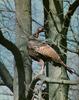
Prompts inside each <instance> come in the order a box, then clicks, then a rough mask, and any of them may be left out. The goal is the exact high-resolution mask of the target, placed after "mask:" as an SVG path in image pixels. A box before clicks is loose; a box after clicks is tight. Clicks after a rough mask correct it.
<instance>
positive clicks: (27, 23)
mask: <svg viewBox="0 0 79 100" xmlns="http://www.w3.org/2000/svg"><path fill="white" fill-rule="evenodd" d="M15 7H16V22H17V23H16V45H17V46H18V48H19V50H20V51H21V53H22V58H23V62H24V68H25V73H24V74H25V95H26V97H27V94H28V89H29V84H30V82H31V79H32V69H31V59H30V58H29V56H28V51H27V42H28V36H29V35H30V34H31V1H30V0H20V1H19V0H15ZM14 77H15V79H14V99H15V100H18V79H17V69H16V67H15V76H14ZM28 100H29V99H28Z"/></svg>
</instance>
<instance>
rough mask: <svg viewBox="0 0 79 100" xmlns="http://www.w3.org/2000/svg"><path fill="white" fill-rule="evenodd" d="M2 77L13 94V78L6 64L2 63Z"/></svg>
mask: <svg viewBox="0 0 79 100" xmlns="http://www.w3.org/2000/svg"><path fill="white" fill-rule="evenodd" d="M0 76H1V78H2V80H3V81H4V83H5V85H6V86H7V87H8V88H9V89H10V90H11V91H12V92H13V78H12V76H11V75H10V73H9V71H8V70H7V69H6V67H5V66H4V64H2V63H1V62H0Z"/></svg>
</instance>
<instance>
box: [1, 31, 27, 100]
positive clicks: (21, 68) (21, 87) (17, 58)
mask: <svg viewBox="0 0 79 100" xmlns="http://www.w3.org/2000/svg"><path fill="white" fill-rule="evenodd" d="M0 44H2V45H3V46H4V47H6V48H7V49H8V50H10V51H11V52H12V54H13V55H14V59H15V62H16V68H17V72H18V73H17V74H18V91H19V92H18V100H25V84H24V83H25V74H24V66H23V60H22V56H21V53H20V51H19V49H18V48H17V47H16V46H15V45H14V44H13V43H12V42H11V41H9V40H7V39H6V38H4V36H3V34H2V31H1V30H0Z"/></svg>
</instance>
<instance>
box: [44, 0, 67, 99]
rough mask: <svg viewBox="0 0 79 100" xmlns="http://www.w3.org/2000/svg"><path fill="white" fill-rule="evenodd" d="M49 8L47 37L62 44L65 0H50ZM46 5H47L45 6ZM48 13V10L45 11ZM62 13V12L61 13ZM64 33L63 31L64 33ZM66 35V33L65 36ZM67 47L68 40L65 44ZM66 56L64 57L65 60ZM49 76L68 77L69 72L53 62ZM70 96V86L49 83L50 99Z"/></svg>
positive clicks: (57, 43) (56, 77)
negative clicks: (55, 65)
mask: <svg viewBox="0 0 79 100" xmlns="http://www.w3.org/2000/svg"><path fill="white" fill-rule="evenodd" d="M48 4H49V7H48V8H49V9H48V8H47V9H48V12H49V11H50V13H49V14H48V15H47V19H48V21H49V25H48V33H49V34H46V37H47V38H50V39H51V41H53V42H55V43H56V45H58V46H60V42H61V39H62V37H61V36H60V32H61V31H62V23H63V12H62V11H63V1H60V0H49V3H48ZM47 6H48V5H47ZM45 7H46V6H45ZM45 13H46V11H45ZM60 13H61V14H60ZM62 34H63V33H62ZM64 37H66V35H65V36H64ZM61 43H62V42H61ZM63 45H64V46H65V47H66V45H67V44H66V40H64V44H63ZM65 59H66V57H65V56H64V57H63V61H64V60H65ZM47 67H48V76H49V77H51V78H54V79H62V78H63V79H68V76H67V73H66V71H65V70H64V68H63V67H61V68H60V67H54V66H52V65H51V64H48V66H47ZM67 96H68V86H66V85H60V84H59V85H57V84H49V100H67Z"/></svg>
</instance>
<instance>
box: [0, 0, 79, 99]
mask: <svg viewBox="0 0 79 100" xmlns="http://www.w3.org/2000/svg"><path fill="white" fill-rule="evenodd" d="M78 6H79V0H0V44H1V45H0V100H78V98H79V77H77V76H76V75H74V74H70V73H67V71H66V70H65V69H64V68H63V66H61V67H55V66H54V65H53V64H52V63H47V64H46V69H45V75H44V76H43V77H40V79H41V81H39V82H38V80H39V79H34V77H35V76H36V75H37V74H38V73H39V71H40V66H39V65H38V63H37V62H36V61H33V60H32V59H31V58H30V57H29V55H28V50H27V43H28V37H29V36H30V35H32V34H33V33H34V32H36V30H37V29H38V28H39V27H43V26H44V22H45V21H48V24H47V26H45V29H46V32H45V33H44V32H42V33H41V34H40V37H39V39H41V40H42V41H43V40H45V39H47V40H48V41H49V42H50V43H52V44H55V45H56V46H57V47H58V48H59V49H60V52H61V53H60V56H61V58H62V60H63V61H64V62H65V63H66V64H67V65H68V66H69V67H71V68H74V69H75V70H76V72H77V73H79V7H78ZM57 66H58V65H57ZM45 80H46V81H45ZM62 80H65V81H64V82H63V84H61V83H62ZM76 80H77V81H76ZM35 84H36V85H35ZM72 84H75V85H72ZM34 87H35V88H34Z"/></svg>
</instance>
